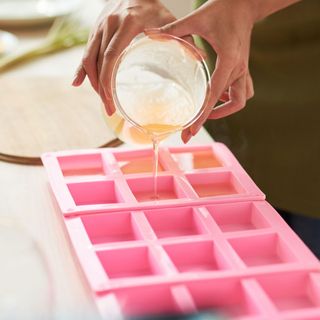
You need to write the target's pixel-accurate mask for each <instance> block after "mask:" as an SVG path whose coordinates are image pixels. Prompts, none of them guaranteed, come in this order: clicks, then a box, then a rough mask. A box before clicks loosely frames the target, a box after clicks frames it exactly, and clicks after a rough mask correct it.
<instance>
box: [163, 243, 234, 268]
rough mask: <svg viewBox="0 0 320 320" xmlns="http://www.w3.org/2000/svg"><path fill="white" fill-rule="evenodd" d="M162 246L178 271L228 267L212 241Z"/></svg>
mask: <svg viewBox="0 0 320 320" xmlns="http://www.w3.org/2000/svg"><path fill="white" fill-rule="evenodd" d="M163 247H164V249H165V251H166V252H167V254H168V255H169V257H170V259H171V260H172V262H173V263H174V265H175V266H176V268H177V269H178V270H179V272H204V271H214V270H222V269H228V268H229V266H228V264H227V263H226V261H225V259H224V257H223V256H222V255H221V254H220V252H218V250H217V247H216V246H215V244H214V243H213V242H212V241H201V242H184V243H176V244H168V245H164V246H163Z"/></svg>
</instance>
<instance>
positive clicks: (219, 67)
mask: <svg viewBox="0 0 320 320" xmlns="http://www.w3.org/2000/svg"><path fill="white" fill-rule="evenodd" d="M231 72H232V66H231V64H230V62H229V61H228V60H227V59H226V60H222V59H220V58H219V57H218V58H217V62H216V68H215V70H214V72H213V74H212V77H211V92H210V97H209V99H208V103H207V106H206V108H205V110H204V112H203V113H202V115H201V116H200V117H199V119H198V120H197V121H195V123H194V124H192V125H191V127H190V131H191V133H192V135H196V134H197V133H198V131H199V130H200V128H201V126H202V125H203V123H204V122H205V121H206V120H207V118H208V117H209V115H210V114H211V111H212V106H214V105H216V103H217V102H218V100H219V98H220V97H221V95H222V93H223V92H224V91H225V88H226V85H227V83H228V80H229V77H230V74H231Z"/></svg>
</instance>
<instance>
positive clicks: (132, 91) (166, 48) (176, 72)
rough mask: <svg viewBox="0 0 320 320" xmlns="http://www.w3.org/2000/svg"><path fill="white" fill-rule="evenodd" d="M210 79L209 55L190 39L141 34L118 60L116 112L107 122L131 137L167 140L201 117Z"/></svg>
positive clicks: (114, 86)
mask: <svg viewBox="0 0 320 320" xmlns="http://www.w3.org/2000/svg"><path fill="white" fill-rule="evenodd" d="M209 79H210V75H209V71H208V68H207V66H206V63H205V61H204V59H203V57H202V56H201V54H200V53H199V51H198V50H197V49H196V48H195V47H194V46H193V45H191V44H190V43H189V42H187V41H185V40H183V39H180V38H177V37H174V36H171V35H168V34H150V35H139V36H137V37H136V38H135V39H134V40H133V41H132V42H131V43H130V45H129V46H128V47H127V48H126V49H125V50H124V51H123V52H122V54H121V55H120V57H119V58H118V60H117V62H116V64H115V67H114V70H113V74H112V83H111V86H112V90H113V92H112V95H113V100H114V104H115V106H116V112H115V113H114V114H113V115H112V116H111V117H108V116H107V119H106V120H107V123H108V125H109V127H110V128H111V129H113V131H114V132H115V134H116V135H117V136H118V137H119V138H120V139H121V140H123V141H125V142H127V143H134V144H143V143H151V142H152V140H153V139H154V138H155V137H156V138H157V139H158V140H162V139H164V138H165V137H167V136H168V135H170V134H171V133H174V132H176V131H181V130H183V129H185V128H187V127H189V126H190V125H191V124H192V123H193V122H195V121H196V120H197V119H198V118H199V116H200V115H201V113H202V112H203V110H204V108H205V106H206V103H207V99H208V93H209V89H210V88H209V87H210V82H209Z"/></svg>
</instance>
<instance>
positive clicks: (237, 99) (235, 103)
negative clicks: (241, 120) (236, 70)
mask: <svg viewBox="0 0 320 320" xmlns="http://www.w3.org/2000/svg"><path fill="white" fill-rule="evenodd" d="M246 85H247V79H246V75H244V76H241V77H240V78H239V79H237V80H236V81H235V82H234V83H233V84H232V85H231V86H230V89H229V97H230V99H229V101H227V102H225V103H223V104H221V105H220V106H218V107H216V108H215V109H213V111H212V112H211V113H210V115H209V117H208V118H209V119H219V118H223V117H226V116H228V115H230V114H232V113H235V112H237V111H239V110H241V109H242V108H244V107H245V104H246V100H247V90H246Z"/></svg>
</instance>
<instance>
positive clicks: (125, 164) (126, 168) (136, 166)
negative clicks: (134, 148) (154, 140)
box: [114, 150, 165, 174]
mask: <svg viewBox="0 0 320 320" xmlns="http://www.w3.org/2000/svg"><path fill="white" fill-rule="evenodd" d="M114 157H115V158H116V160H117V163H118V166H119V168H120V170H121V172H122V173H123V174H133V173H146V172H153V161H154V160H153V157H154V155H153V151H152V150H143V151H140V152H135V153H133V152H130V151H127V152H117V153H114ZM158 171H159V172H161V171H165V169H164V167H163V165H162V163H161V157H160V156H159V166H158Z"/></svg>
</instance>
